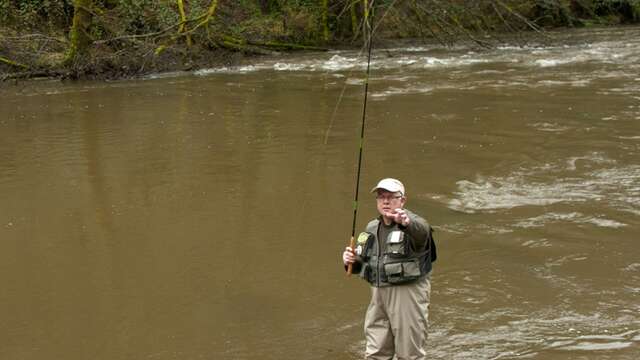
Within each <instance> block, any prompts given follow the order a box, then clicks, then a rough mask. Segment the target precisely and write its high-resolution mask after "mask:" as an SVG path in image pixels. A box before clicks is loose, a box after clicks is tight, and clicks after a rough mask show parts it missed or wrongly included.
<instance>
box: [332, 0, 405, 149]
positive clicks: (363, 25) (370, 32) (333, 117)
mask: <svg viewBox="0 0 640 360" xmlns="http://www.w3.org/2000/svg"><path fill="white" fill-rule="evenodd" d="M374 2H375V0H372V1H371V3H370V5H369V6H368V9H369V10H368V11H369V13H370V14H371V17H370V18H369V22H371V21H372V20H373V3H374ZM396 2H398V0H393V2H392V3H391V4H390V5H389V6H388V7H387V9H386V11H385V12H384V13H382V16H380V18H379V19H377V22H376V24H375V26H369V25H370V24H369V23H367V24H365V21H364V19H362V24H361V25H362V27H363V29H365V28H366V27H367V26H368V27H369V30H370V31H369V37H370V38H373V35H374V34H375V33H376V30H377V29H378V27H379V26H380V25H381V24H382V21H383V20H384V18H385V17H386V16H387V14H388V13H389V11H390V10H391V9H392V8H393V7H394V6H395V4H396ZM365 36H366V35H365ZM368 45H369V43H368V41H365V44H364V46H363V47H362V48H361V49H360V51H359V52H358V55H357V57H360V56H362V54H363V53H364V52H365V51H367V50H368V49H367V48H368ZM369 58H371V56H369ZM367 66H368V64H367ZM354 71H355V70H354V69H351V70H350V71H349V73H348V74H347V76H346V79H349V78H350V77H351V74H353V72H354ZM367 74H368V71H367ZM346 90H347V83H346V82H345V84H344V85H343V86H342V90H341V91H340V95H339V96H338V101H336V106H335V107H334V108H333V113H332V114H331V120H330V121H329V126H328V127H327V131H325V132H324V140H323V142H322V143H323V144H324V145H327V142H328V141H329V133H330V132H331V128H333V123H334V122H335V119H336V115H337V114H338V108H339V107H340V104H341V103H342V99H343V98H344V93H345V91H346Z"/></svg>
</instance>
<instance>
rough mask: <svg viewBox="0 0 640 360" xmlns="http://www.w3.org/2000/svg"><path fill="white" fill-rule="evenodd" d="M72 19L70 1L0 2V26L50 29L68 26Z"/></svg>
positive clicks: (23, 0) (27, 0)
mask: <svg viewBox="0 0 640 360" xmlns="http://www.w3.org/2000/svg"><path fill="white" fill-rule="evenodd" d="M72 17H73V4H72V3H71V0H62V1H55V0H17V1H16V0H0V24H7V25H11V26H19V27H22V28H27V29H41V28H43V27H49V28H50V29H52V28H60V27H65V26H68V25H69V24H70V23H71V18H72Z"/></svg>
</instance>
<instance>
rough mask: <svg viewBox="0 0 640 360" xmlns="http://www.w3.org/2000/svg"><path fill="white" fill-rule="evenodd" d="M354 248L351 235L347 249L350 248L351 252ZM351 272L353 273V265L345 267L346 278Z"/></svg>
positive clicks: (354, 244)
mask: <svg viewBox="0 0 640 360" xmlns="http://www.w3.org/2000/svg"><path fill="white" fill-rule="evenodd" d="M354 246H356V242H355V240H354V239H353V235H352V236H351V240H350V241H349V247H350V248H351V250H353V247H354ZM352 272H353V263H349V265H348V266H347V276H351V273H352Z"/></svg>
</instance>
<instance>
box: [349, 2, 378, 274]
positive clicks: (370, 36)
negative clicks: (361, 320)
mask: <svg viewBox="0 0 640 360" xmlns="http://www.w3.org/2000/svg"><path fill="white" fill-rule="evenodd" d="M371 5H372V6H371V10H373V1H372V2H371ZM364 9H365V10H364V11H365V22H364V24H363V25H364V26H365V28H366V29H367V33H368V39H367V47H368V50H367V53H368V54H367V72H366V75H365V78H364V102H363V105H362V125H361V127H360V148H359V151H358V172H357V175H356V191H355V197H354V200H353V224H352V226H351V240H350V241H349V247H350V248H351V249H352V250H353V248H354V246H355V245H356V244H355V235H356V218H357V215H358V193H359V192H360V172H361V169H362V147H363V143H364V128H365V126H364V125H365V120H366V115H367V94H368V93H369V74H370V69H371V47H372V46H371V44H372V39H373V33H372V31H371V20H370V19H369V9H368V7H367V5H366V2H365V6H364ZM372 16H373V14H372ZM352 272H353V264H352V263H350V264H349V266H348V267H347V276H349V275H351V273H352Z"/></svg>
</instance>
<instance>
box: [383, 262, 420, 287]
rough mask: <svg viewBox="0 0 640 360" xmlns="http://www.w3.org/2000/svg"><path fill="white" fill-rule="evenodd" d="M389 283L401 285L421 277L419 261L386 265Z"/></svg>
mask: <svg viewBox="0 0 640 360" xmlns="http://www.w3.org/2000/svg"><path fill="white" fill-rule="evenodd" d="M384 272H385V275H386V276H387V282H388V283H390V284H400V283H404V282H408V281H411V280H415V279H417V278H418V277H420V265H419V264H418V261H417V260H411V261H405V262H398V263H389V264H384Z"/></svg>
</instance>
